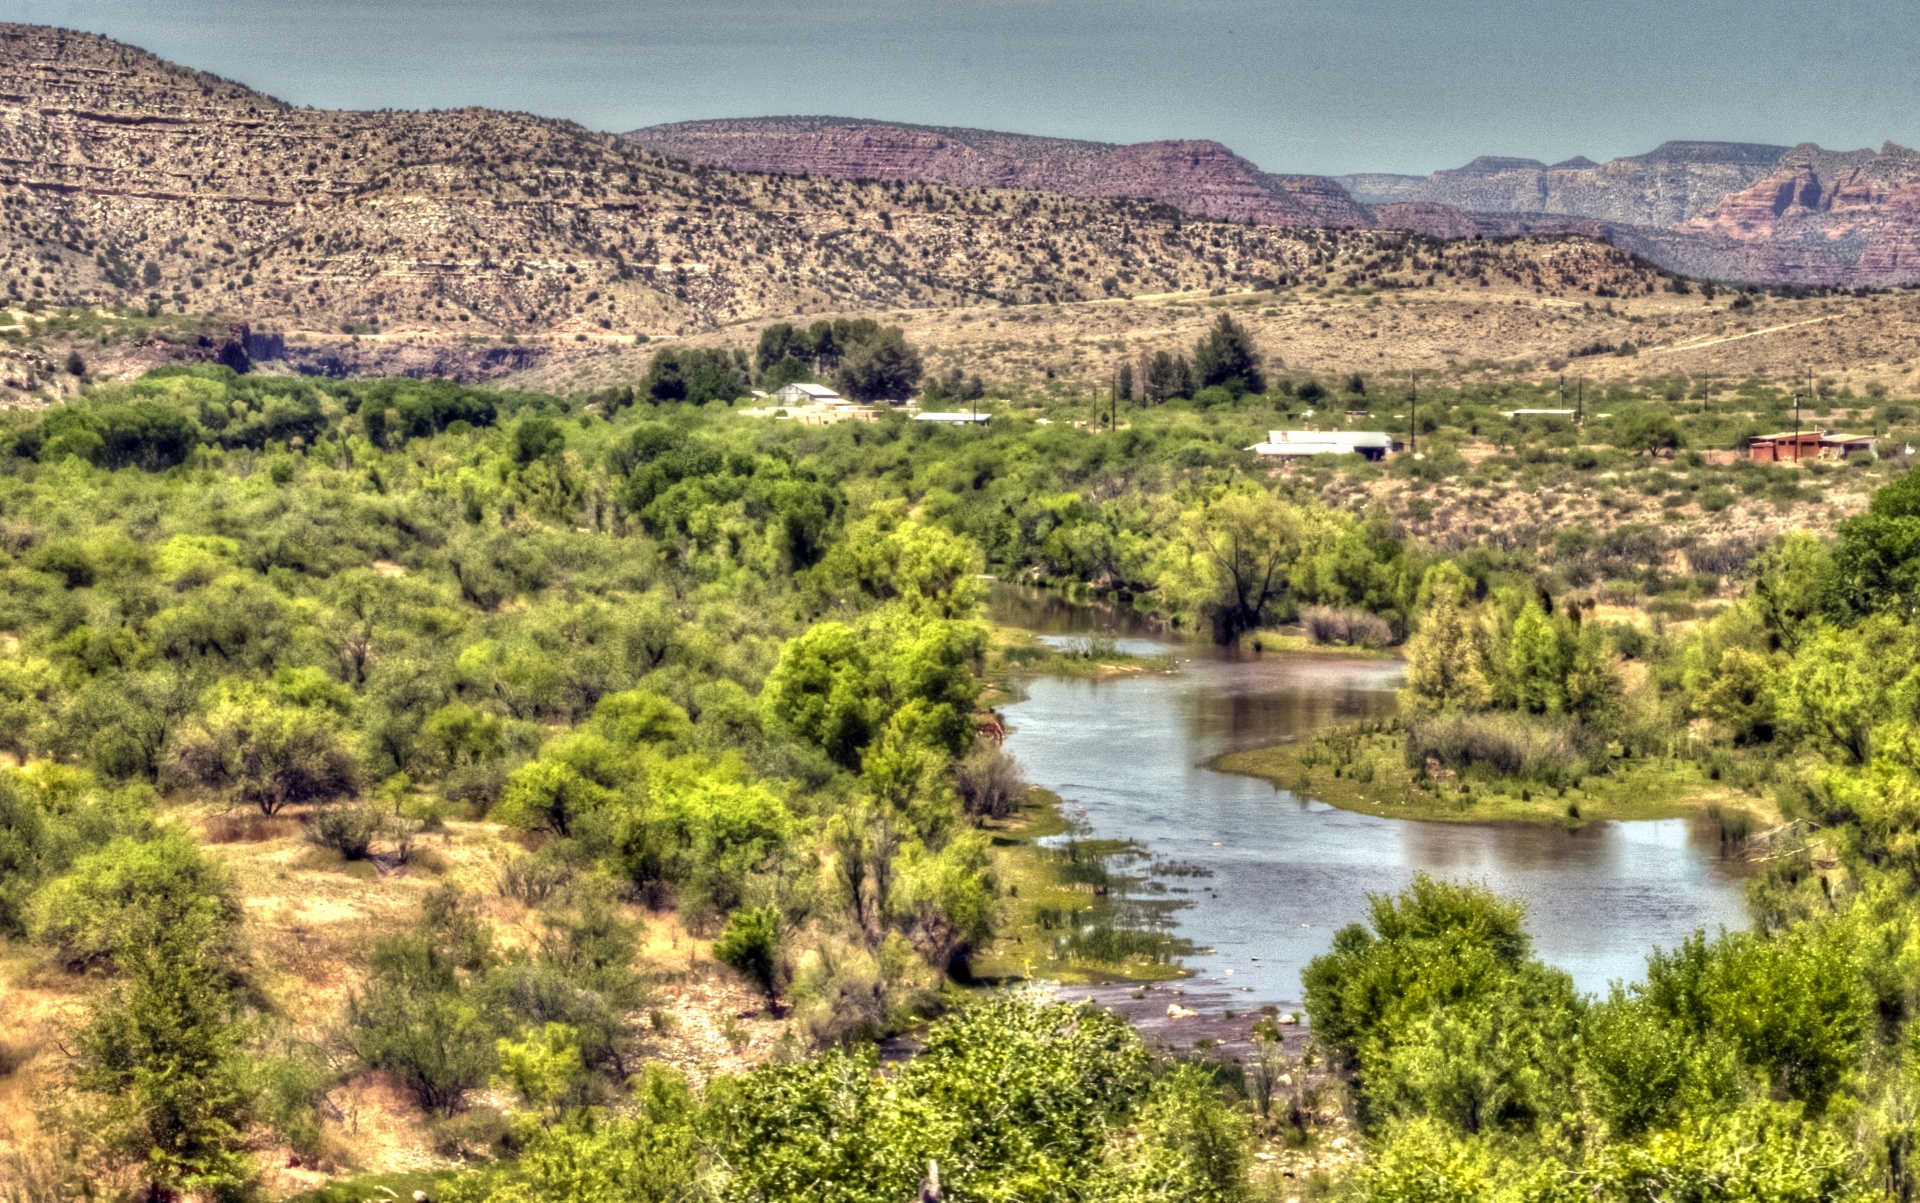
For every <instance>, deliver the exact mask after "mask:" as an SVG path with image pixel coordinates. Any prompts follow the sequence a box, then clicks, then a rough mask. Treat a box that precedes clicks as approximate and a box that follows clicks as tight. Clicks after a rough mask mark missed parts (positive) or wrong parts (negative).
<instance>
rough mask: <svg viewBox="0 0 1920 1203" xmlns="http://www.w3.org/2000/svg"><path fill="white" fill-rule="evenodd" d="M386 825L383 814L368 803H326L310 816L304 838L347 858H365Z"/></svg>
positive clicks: (385, 818)
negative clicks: (311, 817) (331, 804)
mask: <svg viewBox="0 0 1920 1203" xmlns="http://www.w3.org/2000/svg"><path fill="white" fill-rule="evenodd" d="M386 826H387V817H386V815H385V814H384V813H382V812H381V811H380V810H379V808H377V807H375V806H372V805H370V804H366V803H356V804H353V805H348V806H329V807H328V808H326V809H325V810H323V811H321V812H320V813H319V814H316V815H314V816H313V821H312V822H311V823H309V824H308V826H307V838H308V839H311V840H312V841H313V842H314V843H316V844H318V845H320V846H321V847H322V848H331V849H333V850H334V851H335V852H338V853H339V854H340V855H341V856H344V857H346V858H347V859H348V860H365V859H366V856H367V853H368V852H369V851H371V850H372V848H373V842H374V841H375V840H377V839H379V838H380V836H381V833H382V832H384V831H385V830H386Z"/></svg>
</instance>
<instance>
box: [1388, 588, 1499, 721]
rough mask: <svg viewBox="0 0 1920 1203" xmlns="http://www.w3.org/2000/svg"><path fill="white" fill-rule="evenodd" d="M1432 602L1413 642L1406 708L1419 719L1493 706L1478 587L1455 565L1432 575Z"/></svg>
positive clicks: (1404, 689) (1410, 641)
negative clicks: (1475, 591)
mask: <svg viewBox="0 0 1920 1203" xmlns="http://www.w3.org/2000/svg"><path fill="white" fill-rule="evenodd" d="M1421 593H1422V595H1423V596H1425V597H1426V598H1427V599H1428V601H1427V605H1426V608H1425V610H1424V612H1423V613H1422V614H1421V616H1420V626H1419V627H1418V628H1417V629H1416V630H1415V631H1414V633H1413V635H1412V637H1410V638H1409V639H1408V640H1407V648H1406V655H1407V671H1406V675H1405V677H1404V682H1405V683H1404V684H1403V685H1402V687H1401V692H1400V696H1401V701H1402V704H1404V705H1406V706H1408V707H1409V708H1410V709H1411V710H1412V711H1413V712H1415V713H1427V714H1431V713H1436V712H1439V711H1442V710H1449V709H1459V710H1479V709H1483V708H1485V707H1486V706H1488V705H1490V704H1491V703H1492V701H1493V689H1492V686H1491V685H1490V683H1489V682H1488V680H1487V673H1486V651H1485V634H1484V632H1483V630H1482V628H1481V625H1480V623H1479V619H1478V614H1477V613H1476V610H1475V608H1474V607H1473V605H1472V604H1471V602H1472V596H1473V582H1472V581H1470V580H1469V579H1467V576H1466V574H1465V573H1463V572H1461V571H1460V569H1459V568H1458V567H1457V566H1456V565H1454V564H1452V563H1441V564H1436V565H1435V566H1434V567H1433V568H1431V569H1429V570H1428V571H1427V575H1426V579H1425V580H1424V581H1423V583H1422V586H1421Z"/></svg>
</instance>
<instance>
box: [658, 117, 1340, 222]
mask: <svg viewBox="0 0 1920 1203" xmlns="http://www.w3.org/2000/svg"><path fill="white" fill-rule="evenodd" d="M626 137H627V140H628V141H630V142H633V143H635V144H637V145H639V146H641V147H644V148H645V149H647V150H651V151H653V152H655V153H657V154H662V155H666V156H667V157H669V158H673V159H683V160H685V161H687V162H690V163H703V164H707V165H709V166H714V167H727V168H731V169H733V170H736V171H769V172H779V173H782V174H785V175H824V176H831V177H835V178H839V179H875V180H911V181H915V182H919V183H935V184H952V185H957V186H960V187H972V188H1026V189H1032V190H1034V191H1038V192H1053V193H1058V194H1061V195H1064V196H1080V197H1136V198H1139V199H1143V200H1152V201H1159V202H1160V203H1161V204H1165V205H1171V206H1172V207H1174V208H1176V209H1179V210H1181V211H1182V212H1186V213H1191V214H1193V215H1195V216H1198V217H1211V218H1215V219H1217V220H1222V221H1249V222H1258V223H1260V224H1262V225H1282V226H1331V227H1341V228H1366V227H1368V226H1371V225H1372V224H1373V220H1372V217H1371V215H1370V214H1368V212H1367V211H1366V210H1365V209H1364V208H1362V207H1361V206H1359V205H1357V204H1355V203H1354V202H1353V198H1352V197H1350V196H1348V195H1347V192H1346V189H1344V188H1342V187H1341V186H1340V185H1339V184H1338V183H1336V182H1334V181H1333V180H1330V179H1327V178H1326V177H1324V176H1310V175H1270V174H1268V173H1266V172H1263V171H1261V170H1260V169H1259V168H1258V167H1256V166H1254V165H1253V164H1252V163H1249V162H1247V161H1246V160H1245V159H1243V158H1241V157H1240V156H1238V155H1236V154H1234V153H1233V151H1231V150H1229V149H1228V148H1227V147H1225V146H1222V145H1221V144H1220V143H1218V142H1208V141H1195V142H1141V143H1136V144H1134V145H1131V146H1115V145H1111V144H1109V143H1103V142H1080V141H1074V140H1071V139H1066V138H1042V137H1032V136H1028V135H1023V134H1003V133H996V132H993V131H991V130H970V129H945V128H939V127H933V126H920V125H902V124H897V123H894V122H887V121H857V120H851V119H843V118H835V117H773V118H766V119H760V120H732V121H688V122H681V123H679V124H677V125H656V126H653V127H651V128H648V129H643V130H635V131H634V132H632V133H630V134H628V135H626Z"/></svg>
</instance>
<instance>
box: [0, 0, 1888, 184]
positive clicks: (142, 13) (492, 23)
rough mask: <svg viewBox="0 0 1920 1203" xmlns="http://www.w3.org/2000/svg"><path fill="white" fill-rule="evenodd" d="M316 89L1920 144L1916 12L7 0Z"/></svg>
mask: <svg viewBox="0 0 1920 1203" xmlns="http://www.w3.org/2000/svg"><path fill="white" fill-rule="evenodd" d="M0 20H8V21H24V22H33V23H39V24H49V25H60V26H65V27H67V28H72V29H81V30H86V31H89V32H94V33H102V34H107V35H109V36H111V37H115V38H118V39H120V40H122V41H126V42H131V43H133V44H135V45H138V46H141V47H144V48H145V49H148V50H151V51H153V52H154V53H156V54H159V55H161V56H162V57H165V58H169V59H172V60H174V61H176V62H180V63H183V64H185V65H187V66H191V67H197V68H199V69H201V70H205V71H211V72H214V73H215V74H218V75H223V76H226V77H228V78H230V79H235V80H238V81H240V82H242V83H245V84H248V85H250V86H252V87H255V88H257V89H259V90H261V91H263V92H267V93H270V94H271V95H274V96H277V97H279V98H280V99H282V100H286V101H290V102H292V103H295V104H305V105H312V106H315V107H321V108H444V107H454V106H461V105H486V106H490V107H495V108H505V109H519V110H525V111H529V112H534V113H539V114H542V115H545V116H551V117H565V118H569V119H572V120H575V121H578V122H580V123H582V124H584V125H587V126H590V127H593V128H595V129H602V130H611V131H623V130H628V129H634V128H637V127H639V126H643V125H652V124H656V123H659V122H667V121H685V120H692V119H696V118H702V117H757V116H769V115H784V114H831V115H835V116H850V117H868V118H878V119H886V120H894V121H911V122H918V123H922V124H931V125H958V126H973V127H977V128H984V129H1001V130H1011V131H1014V132H1018V133H1030V134H1049V135H1054V136H1059V137H1072V138H1087V139H1093V140H1097V141H1105V142H1138V141H1148V140H1153V139H1161V138H1212V139H1216V140H1218V141H1221V142H1224V143H1226V144H1227V145H1228V146H1231V147H1232V148H1233V149H1234V150H1236V151H1238V152H1239V153H1240V154H1242V155H1244V156H1245V157H1247V158H1249V159H1251V160H1253V161H1254V162H1255V163H1257V164H1258V165H1260V166H1261V167H1262V168H1265V169H1266V170H1268V171H1278V172H1310V173H1317V174H1342V173H1347V172H1359V171H1394V172H1406V173H1410V174H1425V173H1426V172H1429V171H1432V170H1436V169H1438V168H1442V167H1455V166H1459V165H1461V164H1463V163H1465V162H1467V161H1468V160H1470V159H1472V158H1474V157H1475V156H1478V155H1482V154H1499V155H1517V156H1522V157H1527V158H1537V159H1542V160H1544V161H1547V162H1558V161H1559V160H1562V159H1567V158H1571V157H1573V156H1574V155H1579V154H1583V155H1586V156H1588V157H1589V158H1592V159H1596V160H1601V161H1604V160H1606V159H1609V158H1612V157H1614V156H1617V155H1625V154H1637V153H1640V152H1642V151H1646V150H1650V149H1652V148H1653V147H1654V146H1656V145H1658V144H1659V143H1661V142H1663V141H1666V140H1668V139H1674V138H1684V139H1717V140H1726V141H1747V142H1771V143H1778V144H1782V145H1791V144H1794V143H1799V142H1818V143H1820V144H1821V145H1823V146H1826V147H1828V148H1830V149H1854V148H1857V147H1862V146H1868V147H1874V148H1878V147H1879V146H1880V144H1881V143H1882V142H1883V141H1886V140H1889V139H1890V140H1892V141H1895V142H1898V143H1901V144H1902V145H1906V146H1914V145H1917V144H1920V72H1916V71H1914V70H1913V67H1912V57H1913V52H1914V47H1916V46H1920V4H1915V3H1914V2H1913V0H1811V2H1810V0H1578V2H1573V0H1537V2H1529V0H1354V2H1351V3H1324V2H1321V3H1313V2H1307V0H936V2H928V0H812V2H811V3H804V4H802V3H790V2H782V0H625V2H619V0H535V2H532V3H514V2H510V0H414V2H407V0H277V2H273V3H267V2H261V0H0Z"/></svg>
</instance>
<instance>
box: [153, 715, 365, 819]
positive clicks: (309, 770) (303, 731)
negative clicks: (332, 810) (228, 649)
mask: <svg viewBox="0 0 1920 1203" xmlns="http://www.w3.org/2000/svg"><path fill="white" fill-rule="evenodd" d="M349 739H350V736H349V735H348V733H347V730H346V727H345V724H344V723H343V722H342V721H341V720H340V717H339V716H338V715H336V714H334V713H333V712H331V711H330V710H327V709H324V708H318V709H316V708H313V707H307V706H292V705H288V704H286V703H285V702H280V701H276V700H273V699H271V698H269V697H267V696H263V695H262V693H261V692H259V691H256V690H251V689H245V688H242V689H236V690H231V691H228V692H227V694H226V695H225V696H224V697H222V698H221V699H220V700H219V701H218V702H216V703H215V705H214V707H213V708H212V709H211V710H210V711H209V712H208V713H207V714H206V715H205V716H204V717H202V718H200V719H198V720H197V721H195V722H194V723H192V724H191V725H189V726H188V728H187V729H186V730H184V731H183V732H182V733H181V735H180V739H179V743H178V745H177V748H176V750H175V754H174V764H175V767H176V768H177V769H178V771H179V772H180V774H181V775H182V776H184V777H185V778H187V779H188V780H190V781H193V782H195V783H197V784H199V785H203V786H206V787H207V788H209V789H216V790H224V791H229V792H231V793H232V794H233V796H234V797H235V798H237V799H238V800H240V801H241V802H244V803H246V804H248V805H251V806H257V807H259V808H260V813H262V814H268V815H272V814H278V813H280V811H281V810H282V809H283V808H285V807H287V806H289V805H293V804H297V803H306V802H332V801H334V800H336V799H339V798H343V797H349V796H352V795H353V794H355V793H357V792H358V790H359V773H360V770H359V763H358V759H357V758H356V757H355V755H354V753H353V750H352V748H351V745H350V743H349Z"/></svg>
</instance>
